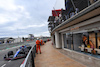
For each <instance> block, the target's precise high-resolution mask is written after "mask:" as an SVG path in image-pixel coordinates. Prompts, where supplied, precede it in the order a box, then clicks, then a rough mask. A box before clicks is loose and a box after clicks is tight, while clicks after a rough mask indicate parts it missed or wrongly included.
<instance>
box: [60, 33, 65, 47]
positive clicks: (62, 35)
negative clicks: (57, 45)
mask: <svg viewBox="0 0 100 67" xmlns="http://www.w3.org/2000/svg"><path fill="white" fill-rule="evenodd" d="M61 39H62V48H64V34H61Z"/></svg>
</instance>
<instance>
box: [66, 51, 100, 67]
mask: <svg viewBox="0 0 100 67" xmlns="http://www.w3.org/2000/svg"><path fill="white" fill-rule="evenodd" d="M64 50H65V51H64V53H65V54H66V55H67V56H68V57H70V58H73V59H75V60H76V61H78V62H81V63H82V64H84V65H86V66H89V67H100V59H98V58H95V57H92V56H89V55H86V54H82V53H79V52H76V51H73V50H69V49H64Z"/></svg>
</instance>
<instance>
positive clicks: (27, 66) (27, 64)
mask: <svg viewBox="0 0 100 67" xmlns="http://www.w3.org/2000/svg"><path fill="white" fill-rule="evenodd" d="M50 40H51V39H49V40H47V39H43V41H44V42H45V43H46V42H47V41H50ZM35 53H36V45H33V46H32V48H31V49H30V51H29V53H28V55H27V57H26V58H25V60H24V62H23V64H22V65H21V66H20V67H35V63H34V58H35Z"/></svg>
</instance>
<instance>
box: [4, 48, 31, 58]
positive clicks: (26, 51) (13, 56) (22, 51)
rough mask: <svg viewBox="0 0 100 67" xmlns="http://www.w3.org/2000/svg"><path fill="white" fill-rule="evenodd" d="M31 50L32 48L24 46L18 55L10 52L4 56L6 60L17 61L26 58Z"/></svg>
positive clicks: (18, 50)
mask: <svg viewBox="0 0 100 67" xmlns="http://www.w3.org/2000/svg"><path fill="white" fill-rule="evenodd" d="M30 49H31V46H22V47H20V48H19V49H17V51H16V53H14V52H13V51H9V52H8V54H7V55H5V56H4V59H5V60H16V59H20V58H25V57H26V56H27V54H28V52H29V50H30Z"/></svg>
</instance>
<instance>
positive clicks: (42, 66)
mask: <svg viewBox="0 0 100 67" xmlns="http://www.w3.org/2000/svg"><path fill="white" fill-rule="evenodd" d="M41 51H42V54H39V53H38V54H36V57H35V67H86V66H85V65H83V64H81V63H79V62H77V61H75V60H73V59H71V58H69V57H67V56H65V55H63V54H62V53H60V52H59V51H58V50H57V49H55V48H54V47H53V46H52V45H51V41H49V42H47V43H46V44H45V45H43V46H41Z"/></svg>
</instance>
